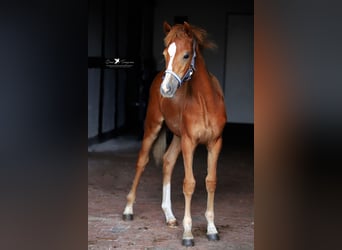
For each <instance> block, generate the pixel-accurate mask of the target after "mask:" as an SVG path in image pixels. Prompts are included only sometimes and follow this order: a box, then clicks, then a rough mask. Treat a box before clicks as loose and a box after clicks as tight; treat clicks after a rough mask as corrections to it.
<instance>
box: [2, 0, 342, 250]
mask: <svg viewBox="0 0 342 250" xmlns="http://www.w3.org/2000/svg"><path fill="white" fill-rule="evenodd" d="M132 6H133V4H132ZM180 8H181V6H180ZM195 8H196V7H195V6H194V9H195ZM340 9H341V6H340V3H339V2H338V1H325V2H324V3H323V2H318V1H300V2H298V1H276V2H275V1H256V2H255V4H254V15H255V30H254V31H255V42H254V45H255V61H254V65H255V74H254V82H255V90H254V98H255V99H254V104H255V109H254V111H255V112H254V115H255V118H254V147H255V218H256V219H255V248H256V249H340V248H341V243H340V238H339V237H340V234H339V232H340V225H341V215H340V211H341V199H340V197H341V192H340V190H341V189H340V188H341V178H340V177H341V175H340V166H341V160H340V157H339V155H340V148H341V129H340V128H341V117H342V116H341V107H342V105H341V99H340V93H341V85H340V83H341V82H342V79H341V74H340V68H341V60H340V58H341V55H342V54H341V46H340V45H341V44H342V43H341V42H342V41H341V40H342V36H341V32H340V24H341V15H340ZM208 18H214V17H208ZM87 28H88V5H87V3H86V2H84V1H67V2H63V1H58V2H54V1H52V2H51V1H49V2H45V1H44V2H42V1H30V2H26V1H25V2H22V1H13V0H12V1H2V2H1V5H0V30H1V40H0V52H1V59H0V69H1V74H0V114H1V130H0V138H1V143H0V149H1V152H0V154H1V158H0V165H1V173H0V176H1V177H0V178H1V179H0V185H1V188H0V192H1V213H0V214H1V231H0V234H1V244H2V248H4V249H21V248H25V249H84V248H86V247H87V167H86V166H87V146H88V141H87V139H86V138H87V125H86V124H87V109H86V107H87V79H88V76H87V70H88V54H87V53H88V50H87V40H88V37H87Z"/></svg>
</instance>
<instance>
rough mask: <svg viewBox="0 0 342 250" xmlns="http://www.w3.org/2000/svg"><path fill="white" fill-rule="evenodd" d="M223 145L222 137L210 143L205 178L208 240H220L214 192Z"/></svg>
mask: <svg viewBox="0 0 342 250" xmlns="http://www.w3.org/2000/svg"><path fill="white" fill-rule="evenodd" d="M221 147H222V138H219V139H218V140H217V141H215V142H212V143H210V144H209V145H208V146H207V148H208V174H207V177H206V179H205V182H206V187H207V193H208V200H207V211H206V212H205V217H206V218H207V222H208V226H207V237H208V240H219V235H218V232H217V229H216V226H215V224H214V194H215V189H216V168H217V160H218V157H219V153H220V151H221Z"/></svg>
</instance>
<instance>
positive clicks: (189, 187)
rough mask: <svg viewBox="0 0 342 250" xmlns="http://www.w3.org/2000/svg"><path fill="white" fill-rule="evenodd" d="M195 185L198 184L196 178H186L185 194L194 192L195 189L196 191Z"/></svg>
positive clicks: (184, 184) (184, 183)
mask: <svg viewBox="0 0 342 250" xmlns="http://www.w3.org/2000/svg"><path fill="white" fill-rule="evenodd" d="M195 186H196V181H195V179H192V180H186V179H184V182H183V193H184V194H186V195H187V194H190V195H191V194H193V193H194V191H195Z"/></svg>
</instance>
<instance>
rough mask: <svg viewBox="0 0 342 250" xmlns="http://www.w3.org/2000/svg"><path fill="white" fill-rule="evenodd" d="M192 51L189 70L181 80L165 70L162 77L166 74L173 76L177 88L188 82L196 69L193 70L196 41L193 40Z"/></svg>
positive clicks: (173, 73)
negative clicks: (176, 82)
mask: <svg viewBox="0 0 342 250" xmlns="http://www.w3.org/2000/svg"><path fill="white" fill-rule="evenodd" d="M192 50H193V56H192V59H191V63H190V67H189V69H188V70H187V72H186V73H185V75H184V76H183V77H182V78H180V77H179V76H178V75H177V74H176V73H175V72H173V71H172V70H165V73H164V76H165V74H166V73H169V74H171V75H173V76H174V77H175V78H176V79H177V81H178V88H179V87H180V86H182V84H183V82H186V81H189V80H190V79H191V76H192V74H193V73H194V71H195V70H196V68H195V59H196V40H194V42H193V46H192ZM164 76H163V78H164Z"/></svg>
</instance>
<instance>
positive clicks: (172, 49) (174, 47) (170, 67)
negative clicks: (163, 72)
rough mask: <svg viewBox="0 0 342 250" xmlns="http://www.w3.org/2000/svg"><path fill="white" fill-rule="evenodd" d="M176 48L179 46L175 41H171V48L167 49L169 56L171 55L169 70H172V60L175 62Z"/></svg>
mask: <svg viewBox="0 0 342 250" xmlns="http://www.w3.org/2000/svg"><path fill="white" fill-rule="evenodd" d="M176 49H177V46H176V44H175V43H174V42H173V43H171V44H170V46H169V48H168V49H167V52H168V53H169V56H170V61H169V65H167V69H168V70H172V62H173V58H174V57H175V54H176Z"/></svg>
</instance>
